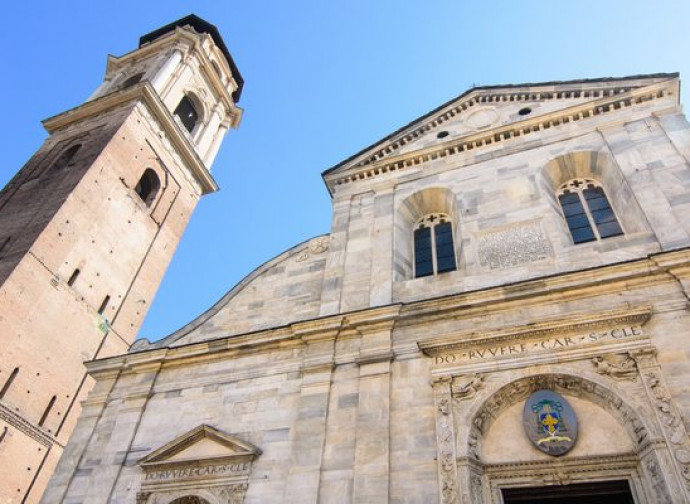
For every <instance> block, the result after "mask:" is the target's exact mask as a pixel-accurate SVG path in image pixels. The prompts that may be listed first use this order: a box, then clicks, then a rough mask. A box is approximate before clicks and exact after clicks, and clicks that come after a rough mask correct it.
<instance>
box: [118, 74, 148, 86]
mask: <svg viewBox="0 0 690 504" xmlns="http://www.w3.org/2000/svg"><path fill="white" fill-rule="evenodd" d="M143 76H144V72H139V73H138V74H134V75H132V76H131V77H128V78H127V80H125V81H124V82H123V83H122V89H126V88H128V87H132V86H134V85H135V84H138V83H139V81H141V78H142V77H143Z"/></svg>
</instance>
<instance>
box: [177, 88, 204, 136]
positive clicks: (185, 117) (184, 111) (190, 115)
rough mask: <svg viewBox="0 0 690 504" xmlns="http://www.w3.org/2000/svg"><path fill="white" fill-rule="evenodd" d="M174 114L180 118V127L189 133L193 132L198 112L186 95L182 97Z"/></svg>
mask: <svg viewBox="0 0 690 504" xmlns="http://www.w3.org/2000/svg"><path fill="white" fill-rule="evenodd" d="M174 114H175V115H176V116H177V117H179V118H180V121H182V125H183V126H184V127H185V129H186V130H187V131H189V132H190V133H191V132H192V131H193V130H194V127H195V126H196V123H197V122H198V121H199V112H197V109H196V107H195V106H194V102H192V100H191V99H190V97H189V96H187V95H185V96H183V97H182V99H181V100H180V103H179V104H178V105H177V108H176V109H175V112H174Z"/></svg>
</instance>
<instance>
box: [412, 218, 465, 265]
mask: <svg viewBox="0 0 690 504" xmlns="http://www.w3.org/2000/svg"><path fill="white" fill-rule="evenodd" d="M455 269H456V263H455V245H454V243H453V225H452V223H451V222H450V218H449V217H448V216H447V215H446V214H442V213H432V214H428V215H425V216H424V217H422V218H421V219H420V220H419V221H418V222H417V224H416V225H415V229H414V276H415V278H420V277H425V276H429V275H434V274H438V273H444V272H446V271H454V270H455Z"/></svg>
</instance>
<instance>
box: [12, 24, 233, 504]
mask: <svg viewBox="0 0 690 504" xmlns="http://www.w3.org/2000/svg"><path fill="white" fill-rule="evenodd" d="M242 86H243V80H242V76H241V75H240V73H239V71H238V69H237V67H236V66H235V63H234V61H233V59H232V57H231V55H230V53H229V51H228V49H227V48H226V46H225V43H224V42H223V40H222V38H221V37H220V34H219V33H218V30H217V29H216V27H215V26H213V25H211V24H209V23H208V22H206V21H204V20H202V19H200V18H198V17H197V16H194V15H190V16H187V17H185V18H182V19H180V20H178V21H176V22H174V23H171V24H169V25H167V26H164V27H162V28H160V29H158V30H155V31H153V32H151V33H149V34H147V35H144V36H143V37H141V39H140V43H139V47H138V48H137V49H136V50H134V51H132V52H130V53H128V54H125V55H123V56H120V57H115V56H109V58H108V64H107V70H106V76H105V79H104V81H103V83H102V84H101V85H100V86H99V87H98V89H96V91H95V92H94V93H93V94H92V95H91V96H90V97H89V98H88V100H87V101H86V102H85V103H83V104H82V105H80V106H78V107H76V108H73V109H71V110H68V111H66V112H64V113H62V114H59V115H57V116H55V117H51V118H49V119H47V120H45V121H44V122H43V125H44V126H45V128H46V130H47V131H48V133H49V137H48V138H47V139H46V141H45V143H44V144H43V145H42V146H41V148H40V149H39V150H38V151H37V152H36V154H35V155H34V156H33V157H32V158H31V159H30V160H29V161H28V162H27V163H26V165H24V167H23V168H22V169H21V170H20V171H19V172H18V173H17V174H16V175H15V176H14V178H12V180H11V181H10V182H9V183H8V184H7V186H6V187H5V188H4V189H3V190H2V191H1V192H0V502H17V503H18V502H27V503H32V502H38V500H39V498H40V496H41V494H42V492H43V489H44V488H45V485H46V484H47V481H48V479H49V477H50V475H51V473H52V471H53V468H54V466H55V464H56V463H57V460H58V458H59V457H60V455H61V453H62V449H63V447H64V445H65V443H66V441H67V438H68V437H69V434H70V432H71V430H72V428H73V426H74V423H75V422H76V418H77V417H78V415H79V409H80V407H79V403H80V401H82V400H84V399H85V397H86V393H87V392H88V390H89V388H90V386H91V383H90V381H89V379H88V378H87V377H86V374H85V370H84V367H83V365H82V363H83V362H84V361H86V360H93V359H99V358H103V357H107V356H112V355H115V354H122V353H125V352H126V351H127V349H128V347H129V346H130V345H131V344H132V343H133V341H134V339H135V337H136V335H137V331H138V330H139V327H140V325H141V323H142V321H143V319H144V316H145V315H146V312H147V310H148V308H149V305H150V303H151V300H152V298H153V296H154V295H155V292H156V290H157V288H158V286H159V284H160V282H161V280H162V277H163V274H164V272H165V270H166V268H167V265H168V264H169V262H170V259H171V258H172V255H173V252H174V251H175V248H176V246H177V244H178V241H179V239H180V237H181V235H182V233H183V231H184V229H185V226H186V225H187V222H188V220H189V218H190V216H191V214H192V212H193V210H194V208H195V207H196V204H197V202H198V201H199V198H200V197H201V196H203V195H204V194H207V193H210V192H213V191H215V190H217V185H216V183H215V181H214V179H213V177H212V176H211V173H210V166H211V164H212V163H213V160H214V158H215V156H216V154H217V152H218V149H219V147H220V144H221V142H222V140H223V137H224V136H225V134H226V133H227V131H228V130H229V129H230V128H235V127H237V126H238V125H239V122H240V119H241V117H242V110H241V109H240V108H239V107H238V106H237V102H238V101H239V99H240V95H241V93H242Z"/></svg>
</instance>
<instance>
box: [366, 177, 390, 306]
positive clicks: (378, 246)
mask: <svg viewBox="0 0 690 504" xmlns="http://www.w3.org/2000/svg"><path fill="white" fill-rule="evenodd" d="M393 202H394V197H393V189H386V190H381V191H377V192H376V195H375V197H374V232H373V236H372V244H373V252H372V269H371V278H370V282H369V283H370V292H371V294H370V299H369V304H370V305H371V306H382V305H387V304H390V303H391V302H392V301H393V231H394V226H393V208H394V207H393Z"/></svg>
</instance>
